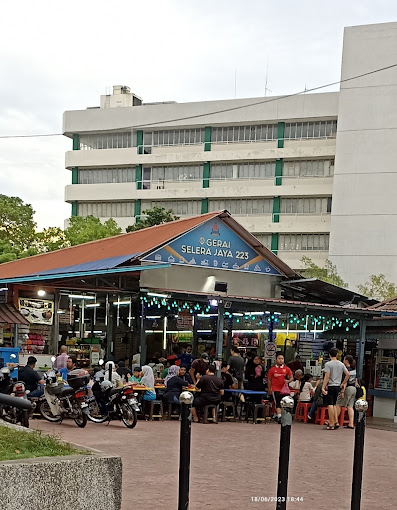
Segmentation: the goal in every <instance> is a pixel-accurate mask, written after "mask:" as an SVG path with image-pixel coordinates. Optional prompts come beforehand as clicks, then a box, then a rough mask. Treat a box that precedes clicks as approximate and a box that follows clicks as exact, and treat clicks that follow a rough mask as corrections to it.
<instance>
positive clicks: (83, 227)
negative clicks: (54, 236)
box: [65, 216, 121, 246]
mask: <svg viewBox="0 0 397 510" xmlns="http://www.w3.org/2000/svg"><path fill="white" fill-rule="evenodd" d="M118 234H121V228H120V227H118V226H117V223H116V222H115V221H114V219H113V218H110V219H108V220H107V221H105V223H101V221H100V219H99V218H95V217H94V216H87V217H86V218H82V217H80V216H73V217H72V218H70V225H69V227H68V228H67V229H66V230H65V239H66V242H68V243H69V244H70V246H76V245H77V244H82V243H88V242H89V241H95V240H96V239H104V238H105V237H111V236H115V235H118Z"/></svg>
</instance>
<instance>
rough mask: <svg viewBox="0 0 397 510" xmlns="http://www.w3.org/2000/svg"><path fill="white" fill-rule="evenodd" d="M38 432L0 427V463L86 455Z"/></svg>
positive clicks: (56, 438)
mask: <svg viewBox="0 0 397 510" xmlns="http://www.w3.org/2000/svg"><path fill="white" fill-rule="evenodd" d="M87 453H88V452H84V451H81V450H76V449H75V448H73V447H72V446H71V445H69V444H67V443H62V442H61V441H60V439H59V438H58V437H56V436H50V435H47V434H42V433H41V432H40V431H34V432H25V431H20V430H15V429H12V428H9V427H4V426H1V425H0V461H2V460H14V459H27V458H32V457H56V456H59V455H75V454H87Z"/></svg>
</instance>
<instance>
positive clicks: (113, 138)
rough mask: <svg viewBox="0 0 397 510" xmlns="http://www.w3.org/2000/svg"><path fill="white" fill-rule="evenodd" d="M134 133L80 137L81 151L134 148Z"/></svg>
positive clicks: (98, 134) (110, 133) (96, 134)
mask: <svg viewBox="0 0 397 510" xmlns="http://www.w3.org/2000/svg"><path fill="white" fill-rule="evenodd" d="M132 140H133V136H132V131H118V132H113V131H112V132H109V133H103V132H102V133H92V134H89V135H80V137H79V141H80V150H94V149H126V148H130V147H132V146H133V143H132Z"/></svg>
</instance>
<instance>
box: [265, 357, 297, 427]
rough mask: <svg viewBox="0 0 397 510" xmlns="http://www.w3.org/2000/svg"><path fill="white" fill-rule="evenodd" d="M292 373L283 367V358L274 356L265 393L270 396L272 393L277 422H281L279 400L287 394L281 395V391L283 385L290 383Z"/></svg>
mask: <svg viewBox="0 0 397 510" xmlns="http://www.w3.org/2000/svg"><path fill="white" fill-rule="evenodd" d="M292 379H293V377H292V371H291V369H290V368H289V367H287V366H286V365H284V356H283V355H282V354H281V353H278V354H277V356H276V364H275V365H274V366H273V367H272V368H271V369H270V370H269V372H268V374H267V391H268V394H269V395H270V394H271V393H272V392H273V399H274V405H275V406H276V413H277V420H278V422H279V423H280V422H281V404H280V402H281V399H282V398H283V397H285V396H286V395H287V394H289V392H288V393H286V394H285V395H283V394H282V393H281V390H282V389H283V387H284V384H287V385H288V384H289V383H290V382H291V381H292Z"/></svg>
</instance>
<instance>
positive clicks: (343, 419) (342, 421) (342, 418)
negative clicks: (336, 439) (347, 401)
mask: <svg viewBox="0 0 397 510" xmlns="http://www.w3.org/2000/svg"><path fill="white" fill-rule="evenodd" d="M338 423H339V427H343V425H349V412H348V410H347V407H341V410H340V414H339V418H338Z"/></svg>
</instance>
